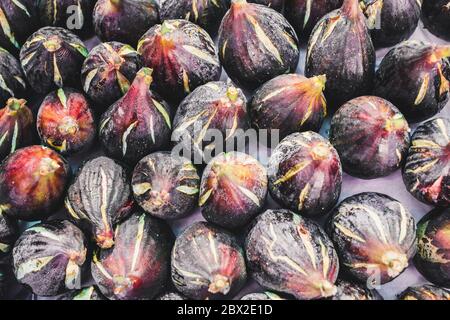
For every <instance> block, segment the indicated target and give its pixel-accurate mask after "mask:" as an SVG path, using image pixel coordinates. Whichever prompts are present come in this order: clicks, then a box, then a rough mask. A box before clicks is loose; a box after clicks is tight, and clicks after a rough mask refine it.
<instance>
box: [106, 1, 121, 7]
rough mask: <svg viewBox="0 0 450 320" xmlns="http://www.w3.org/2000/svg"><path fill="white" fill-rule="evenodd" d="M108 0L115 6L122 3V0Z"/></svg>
mask: <svg viewBox="0 0 450 320" xmlns="http://www.w3.org/2000/svg"><path fill="white" fill-rule="evenodd" d="M109 2H111V4H112V5H113V6H115V7H118V6H120V5H121V4H122V0H109Z"/></svg>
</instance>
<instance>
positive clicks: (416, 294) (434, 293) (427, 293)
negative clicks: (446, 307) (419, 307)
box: [398, 284, 450, 300]
mask: <svg viewBox="0 0 450 320" xmlns="http://www.w3.org/2000/svg"><path fill="white" fill-rule="evenodd" d="M398 299H399V300H450V291H448V290H446V289H443V288H439V287H436V286H433V285H431V284H425V285H422V286H416V287H408V288H407V289H406V290H405V291H403V292H402V293H401V294H400V295H399V296H398Z"/></svg>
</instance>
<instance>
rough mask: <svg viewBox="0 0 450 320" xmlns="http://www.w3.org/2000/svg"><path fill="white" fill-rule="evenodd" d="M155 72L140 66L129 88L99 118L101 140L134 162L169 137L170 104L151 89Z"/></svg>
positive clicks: (117, 155)
mask: <svg viewBox="0 0 450 320" xmlns="http://www.w3.org/2000/svg"><path fill="white" fill-rule="evenodd" d="M152 72H153V70H152V69H149V68H142V69H141V70H139V72H138V73H137V75H136V78H135V79H134V81H133V83H132V84H131V86H130V88H129V89H128V92H127V93H126V94H125V95H124V96H123V97H122V98H121V99H120V100H119V101H117V102H115V103H114V104H113V105H112V106H110V107H109V108H108V110H106V112H105V113H104V114H103V115H102V117H101V119H100V129H99V136H100V141H101V143H102V146H103V148H104V149H105V150H106V153H107V154H108V155H110V156H111V157H113V158H116V159H120V160H123V161H125V162H127V163H131V164H135V163H136V162H137V161H139V160H140V159H142V157H144V156H145V155H147V154H149V153H150V152H153V151H156V150H158V149H161V147H163V146H164V145H166V144H167V143H168V142H169V141H170V133H171V131H170V129H171V128H172V124H171V115H170V108H169V106H168V105H167V103H166V102H165V101H164V100H162V99H161V98H160V97H159V95H158V94H156V93H154V92H153V91H152V90H150V89H149V87H150V84H151V83H152V82H153V78H152Z"/></svg>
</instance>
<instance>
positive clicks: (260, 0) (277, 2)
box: [248, 0, 289, 12]
mask: <svg viewBox="0 0 450 320" xmlns="http://www.w3.org/2000/svg"><path fill="white" fill-rule="evenodd" d="M248 2H253V3H257V4H262V5H264V6H268V7H269V8H272V9H275V10H277V11H280V12H281V10H283V2H284V0H249V1H248ZM288 2H289V1H288Z"/></svg>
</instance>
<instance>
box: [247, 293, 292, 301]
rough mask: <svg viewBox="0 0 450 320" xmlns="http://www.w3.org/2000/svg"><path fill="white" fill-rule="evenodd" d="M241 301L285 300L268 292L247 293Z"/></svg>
mask: <svg viewBox="0 0 450 320" xmlns="http://www.w3.org/2000/svg"><path fill="white" fill-rule="evenodd" d="M241 300H267V301H268V300H286V299H283V298H281V297H280V296H279V295H277V294H275V293H272V292H270V291H266V292H262V293H249V294H246V295H245V296H243V297H242V298H241Z"/></svg>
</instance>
